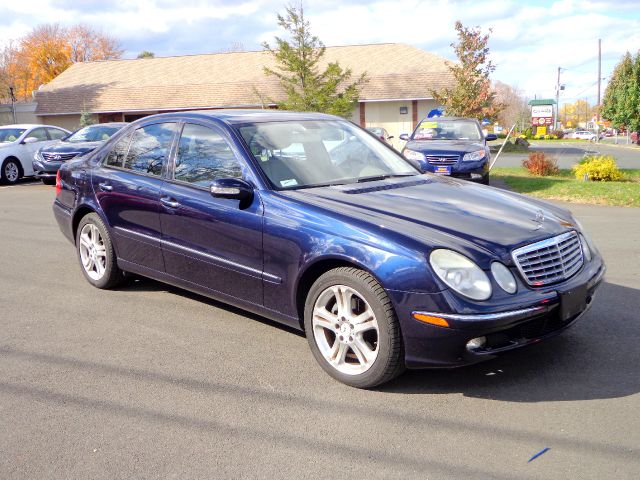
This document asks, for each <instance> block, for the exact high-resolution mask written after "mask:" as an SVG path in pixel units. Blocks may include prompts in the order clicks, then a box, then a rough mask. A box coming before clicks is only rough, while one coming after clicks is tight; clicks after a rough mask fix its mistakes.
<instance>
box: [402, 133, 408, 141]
mask: <svg viewBox="0 0 640 480" xmlns="http://www.w3.org/2000/svg"><path fill="white" fill-rule="evenodd" d="M400 140H405V141H408V140H409V134H408V133H401V134H400Z"/></svg>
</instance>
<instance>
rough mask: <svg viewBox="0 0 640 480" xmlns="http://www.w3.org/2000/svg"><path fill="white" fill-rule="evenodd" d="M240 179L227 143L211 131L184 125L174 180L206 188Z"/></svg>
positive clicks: (239, 168)
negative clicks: (219, 182) (224, 179)
mask: <svg viewBox="0 0 640 480" xmlns="http://www.w3.org/2000/svg"><path fill="white" fill-rule="evenodd" d="M240 177H242V168H241V164H240V162H239V161H238V159H237V158H236V156H235V155H234V153H233V150H231V147H230V146H229V144H228V143H227V141H226V140H225V139H224V138H223V137H222V135H220V134H219V133H217V132H215V131H214V130H212V129H210V128H207V127H203V126H202V125H194V124H190V123H187V124H186V125H185V126H184V129H183V130H182V136H181V137H180V145H179V148H178V155H177V157H176V167H175V172H174V179H175V180H179V181H181V182H188V183H192V184H194V185H199V186H208V185H209V184H210V183H211V182H212V181H214V180H217V179H220V178H240Z"/></svg>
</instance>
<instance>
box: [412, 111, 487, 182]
mask: <svg viewBox="0 0 640 480" xmlns="http://www.w3.org/2000/svg"><path fill="white" fill-rule="evenodd" d="M496 138H497V137H496V136H495V135H494V134H493V133H490V134H488V135H487V136H485V135H484V133H483V132H482V129H481V128H480V123H479V122H478V121H477V120H475V119H472V118H457V117H435V118H425V119H424V120H423V121H422V122H420V123H419V124H418V126H417V127H416V129H415V130H414V131H413V133H412V134H411V136H409V135H406V134H402V135H400V139H402V140H407V144H406V145H405V147H404V149H403V150H402V154H403V155H404V156H405V157H406V158H408V159H409V160H411V161H414V162H416V163H417V164H418V165H419V166H420V169H421V170H422V171H423V172H431V173H435V174H437V175H450V176H452V177H457V178H463V179H465V180H471V181H474V182H478V183H483V184H485V185H489V159H490V157H491V154H490V153H489V147H488V146H487V142H488V141H491V140H495V139H496Z"/></svg>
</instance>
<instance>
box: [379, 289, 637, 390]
mask: <svg viewBox="0 0 640 480" xmlns="http://www.w3.org/2000/svg"><path fill="white" fill-rule="evenodd" d="M638 312H640V291H639V290H637V289H634V288H628V287H624V286H620V285H614V284H611V283H604V284H603V285H602V286H601V288H600V290H599V291H598V294H597V295H596V298H595V301H594V305H593V307H592V308H591V310H590V311H589V312H587V313H586V314H585V315H584V317H583V318H581V319H580V320H579V321H578V322H577V323H576V324H575V325H573V326H572V327H571V328H569V329H568V330H567V331H565V332H563V333H562V334H561V335H559V336H558V337H554V338H552V339H549V340H547V341H545V342H541V343H539V344H536V345H532V346H530V347H526V348H524V349H520V350H516V351H514V352H511V353H508V354H505V355H503V356H501V357H498V358H496V359H495V360H490V361H488V362H485V363H481V364H476V365H472V366H469V367H464V368H458V369H450V370H414V371H408V372H406V373H405V374H404V375H403V376H401V377H400V378H398V379H396V380H394V381H393V382H391V383H389V384H387V385H383V386H381V387H380V389H379V390H381V391H385V392H389V393H402V394H421V393H426V394H432V395H433V394H437V393H453V392H461V393H463V394H464V395H465V396H468V397H477V398H484V399H493V400H499V401H511V402H548V401H563V400H566V401H575V400H594V399H604V398H618V397H626V396H630V395H633V394H636V393H638V392H640V375H639V374H638V371H639V367H640V348H639V347H638V342H639V341H640V322H638V315H639V313H638Z"/></svg>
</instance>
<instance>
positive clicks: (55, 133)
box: [47, 128, 67, 140]
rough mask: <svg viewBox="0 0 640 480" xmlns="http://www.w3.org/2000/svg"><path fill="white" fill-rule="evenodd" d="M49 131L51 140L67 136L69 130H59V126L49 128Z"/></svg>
mask: <svg viewBox="0 0 640 480" xmlns="http://www.w3.org/2000/svg"><path fill="white" fill-rule="evenodd" d="M47 132H49V137H50V138H51V140H60V139H61V138H64V137H66V136H67V132H65V131H64V130H58V129H57V128H47Z"/></svg>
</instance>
